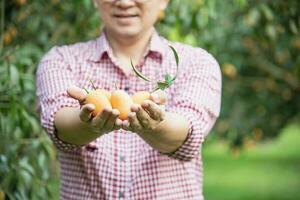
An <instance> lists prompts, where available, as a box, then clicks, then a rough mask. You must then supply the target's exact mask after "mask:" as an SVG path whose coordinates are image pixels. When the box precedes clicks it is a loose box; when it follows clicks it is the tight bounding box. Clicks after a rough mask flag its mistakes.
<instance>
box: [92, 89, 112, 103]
mask: <svg viewBox="0 0 300 200" xmlns="http://www.w3.org/2000/svg"><path fill="white" fill-rule="evenodd" d="M95 92H96V93H100V94H104V95H105V96H106V98H107V99H108V100H109V101H110V98H111V93H110V92H109V91H107V90H104V89H97V90H95Z"/></svg>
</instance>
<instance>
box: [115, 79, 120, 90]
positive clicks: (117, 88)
mask: <svg viewBox="0 0 300 200" xmlns="http://www.w3.org/2000/svg"><path fill="white" fill-rule="evenodd" d="M114 85H115V90H119V89H120V88H119V82H118V81H114Z"/></svg>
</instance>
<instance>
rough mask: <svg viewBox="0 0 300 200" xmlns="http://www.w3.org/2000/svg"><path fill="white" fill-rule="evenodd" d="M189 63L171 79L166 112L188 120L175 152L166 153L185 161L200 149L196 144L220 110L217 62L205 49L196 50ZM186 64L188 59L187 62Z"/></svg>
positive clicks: (204, 135)
mask: <svg viewBox="0 0 300 200" xmlns="http://www.w3.org/2000/svg"><path fill="white" fill-rule="evenodd" d="M190 60H191V61H190V62H189V63H190V65H189V66H185V67H186V68H185V70H182V71H181V72H180V75H179V76H178V79H177V80H175V83H174V85H173V86H171V87H174V88H175V89H174V92H173V95H172V99H169V109H168V111H170V112H173V113H177V114H180V115H181V116H183V117H185V118H186V119H187V120H188V122H189V131H188V135H187V137H186V139H185V141H184V143H183V144H182V146H181V147H179V148H178V149H177V150H176V151H175V152H173V153H170V154H167V155H168V156H170V157H173V158H175V159H179V160H183V161H189V160H191V159H193V158H195V157H196V156H198V154H199V152H200V146H201V144H202V143H203V141H204V138H205V137H206V136H207V135H208V133H209V132H210V130H211V128H212V127H213V125H214V123H215V121H216V119H217V117H218V116H219V113H220V104H221V82H222V80H221V71H220V67H219V64H218V63H217V61H216V60H215V59H214V58H213V57H212V56H211V55H210V54H208V53H207V52H206V51H204V50H202V49H197V51H196V53H195V54H194V56H193V57H191V59H190ZM187 63H188V62H187Z"/></svg>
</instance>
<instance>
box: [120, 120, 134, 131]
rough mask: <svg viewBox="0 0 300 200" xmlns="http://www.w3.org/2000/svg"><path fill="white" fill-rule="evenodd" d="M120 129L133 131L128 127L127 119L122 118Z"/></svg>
mask: <svg viewBox="0 0 300 200" xmlns="http://www.w3.org/2000/svg"><path fill="white" fill-rule="evenodd" d="M121 126H122V129H124V130H126V131H133V130H132V129H131V127H130V123H129V121H128V120H124V121H122V125H121Z"/></svg>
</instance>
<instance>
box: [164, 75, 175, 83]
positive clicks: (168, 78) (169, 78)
mask: <svg viewBox="0 0 300 200" xmlns="http://www.w3.org/2000/svg"><path fill="white" fill-rule="evenodd" d="M172 80H173V77H172V76H171V75H170V74H166V75H165V81H166V82H167V83H169V82H172Z"/></svg>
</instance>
